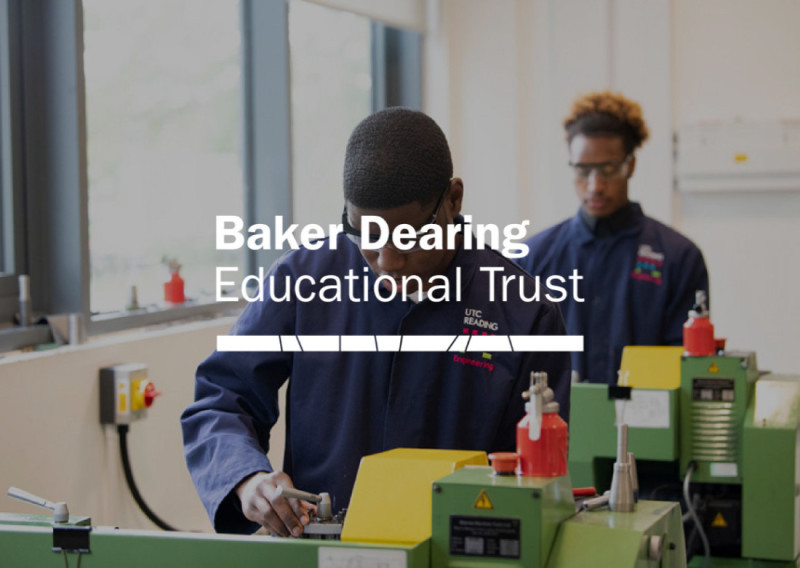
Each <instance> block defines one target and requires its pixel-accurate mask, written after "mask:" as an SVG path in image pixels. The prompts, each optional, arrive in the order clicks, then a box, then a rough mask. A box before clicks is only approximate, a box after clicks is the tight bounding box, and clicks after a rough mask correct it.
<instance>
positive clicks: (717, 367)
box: [708, 361, 719, 373]
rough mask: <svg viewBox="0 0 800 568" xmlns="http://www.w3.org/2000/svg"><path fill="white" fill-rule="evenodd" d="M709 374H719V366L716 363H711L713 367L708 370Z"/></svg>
mask: <svg viewBox="0 0 800 568" xmlns="http://www.w3.org/2000/svg"><path fill="white" fill-rule="evenodd" d="M708 372H709V373H719V365H717V362H716V361H712V362H711V366H710V367H709V368H708Z"/></svg>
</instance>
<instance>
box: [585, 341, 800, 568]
mask: <svg viewBox="0 0 800 568" xmlns="http://www.w3.org/2000/svg"><path fill="white" fill-rule="evenodd" d="M620 377H621V378H620V380H619V382H620V383H623V385H622V388H619V385H617V386H612V387H609V386H608V385H601V384H589V383H577V384H573V385H572V406H571V416H572V419H571V421H570V456H569V468H570V472H571V474H572V480H573V482H574V484H575V485H577V486H581V485H593V486H595V487H597V488H598V489H599V490H601V491H602V490H603V489H604V488H607V487H609V485H610V479H609V473H608V472H609V467H608V464H609V463H610V461H611V460H612V459H613V457H614V456H615V440H616V427H615V424H616V423H617V422H618V421H620V420H621V421H622V422H625V423H627V424H628V427H629V430H628V431H629V438H628V441H629V449H630V451H631V452H632V453H633V454H634V455H635V463H636V466H637V470H638V479H639V482H640V493H641V496H642V497H643V498H645V499H656V498H661V499H664V498H669V499H675V500H679V499H683V501H684V503H685V501H686V498H685V497H684V495H685V494H689V502H690V504H691V505H692V509H693V511H694V513H695V514H696V518H697V521H698V522H694V519H691V520H688V521H687V523H686V542H687V549H689V554H690V556H691V555H694V557H693V559H692V561H691V562H690V566H702V565H703V562H704V561H705V559H706V556H708V557H709V559H710V562H709V563H708V566H713V567H719V566H724V567H728V566H729V567H738V566H748V567H756V566H764V567H767V566H800V376H786V375H776V374H771V373H760V372H759V371H758V367H757V365H756V357H755V354H754V353H751V352H722V351H720V352H719V353H718V354H716V355H711V356H687V355H684V354H683V348H682V347H628V348H626V349H625V352H624V354H623V360H622V365H621V371H620ZM681 489H683V491H681ZM684 506H685V505H684ZM687 515H688V516H693V515H691V513H688V514H687ZM698 525H699V526H698Z"/></svg>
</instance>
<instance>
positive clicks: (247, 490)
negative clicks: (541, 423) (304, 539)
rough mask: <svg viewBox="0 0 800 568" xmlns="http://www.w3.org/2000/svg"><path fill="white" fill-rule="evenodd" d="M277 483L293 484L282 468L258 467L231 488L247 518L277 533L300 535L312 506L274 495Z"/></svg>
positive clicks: (282, 484) (291, 485) (289, 485)
mask: <svg viewBox="0 0 800 568" xmlns="http://www.w3.org/2000/svg"><path fill="white" fill-rule="evenodd" d="M281 486H282V487H294V484H292V480H291V479H290V478H289V476H288V475H286V474H285V473H283V472H282V471H276V472H273V473H267V472H265V471H260V472H258V473H254V474H253V475H251V476H250V477H246V478H245V479H244V481H242V482H241V483H240V484H239V485H237V486H236V490H235V491H236V495H237V496H238V497H239V500H240V501H241V503H242V512H243V513H244V516H245V517H246V518H247V519H248V520H250V521H253V522H255V523H258V524H260V525H262V526H263V527H264V528H266V529H267V530H268V531H269V532H271V533H272V534H274V535H277V536H300V535H301V534H303V527H304V526H305V525H307V524H308V523H309V514H308V511H309V510H310V509H312V506H311V505H309V504H307V503H304V502H302V501H300V500H298V499H286V498H285V497H281V496H278V495H277V492H278V487H281Z"/></svg>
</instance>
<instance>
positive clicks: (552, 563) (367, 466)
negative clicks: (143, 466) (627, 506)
mask: <svg viewBox="0 0 800 568" xmlns="http://www.w3.org/2000/svg"><path fill="white" fill-rule="evenodd" d="M440 452H441V451H438V450H419V449H418V450H404V449H397V450H392V451H390V452H384V453H383V454H377V455H375V456H368V457H367V458H364V460H363V461H362V463H361V467H360V469H359V473H358V478H357V480H356V485H355V489H354V492H353V501H351V505H353V509H354V511H353V512H354V514H353V516H352V517H351V516H350V513H351V511H350V509H348V513H347V516H346V517H345V521H344V525H345V527H344V530H343V531H342V540H313V539H305V538H302V539H289V538H277V537H268V536H239V535H222V534H220V535H217V534H204V533H186V532H161V531H145V530H128V529H119V528H114V527H95V526H92V525H91V521H90V519H89V518H87V517H72V516H69V513H68V512H67V511H66V506H64V507H62V508H61V515H62V516H61V517H60V518H58V521H59V522H55V516H45V515H18V514H9V515H0V565H1V566H3V568H18V567H25V568H27V567H31V566H36V567H37V568H39V567H41V568H47V567H51V566H52V567H53V568H61V567H62V566H82V567H83V568H95V567H101V566H102V567H108V566H113V567H115V568H126V567H134V566H148V567H152V568H159V567H174V566H193V567H197V568H204V567H212V566H213V567H217V566H225V567H226V568H237V567H253V566H266V567H282V566H286V567H289V566H291V567H306V566H307V567H312V566H313V567H318V568H351V567H352V568H428V567H434V568H444V567H452V568H456V567H459V568H469V567H474V568H479V567H480V568H492V567H497V568H502V567H519V568H523V567H524V568H537V567H542V568H546V567H547V568H573V567H574V568H578V567H585V566H593V567H600V568H603V567H608V568H611V567H613V568H620V567H622V568H624V567H630V568H645V567H652V568H655V567H665V568H682V567H684V566H686V562H685V547H684V540H683V531H682V527H681V514H680V508H679V506H678V505H677V504H676V503H672V502H656V501H640V502H639V503H638V504H636V506H635V507H633V508H632V510H631V511H630V512H622V511H621V510H617V511H611V510H609V509H608V508H607V506H605V505H604V503H603V502H602V498H600V500H599V502H598V501H597V498H595V502H593V503H591V504H589V501H586V500H578V501H576V499H575V497H574V495H573V491H572V486H571V483H570V479H569V475H560V476H557V477H549V478H545V477H526V476H522V475H517V474H514V473H511V474H510V475H501V474H498V473H495V472H494V470H493V468H491V467H488V466H486V465H472V464H474V463H475V462H474V461H472V462H470V460H472V457H473V456H469V455H467V456H466V462H465V461H464V456H457V458H458V459H453V456H452V454H454V453H455V452H452V451H451V452H447V456H446V458H445V459H443V458H441V453H440ZM463 453H464V454H474V453H475V452H463ZM458 460H461V461H460V462H459V461H458ZM480 461H482V462H483V463H484V464H485V463H486V457H485V454H482V456H481V458H480ZM449 463H452V464H455V465H453V466H450V465H448V464H449ZM431 464H433V465H431ZM453 469H455V471H452V470H453ZM442 471H445V474H444V475H443V474H442ZM385 472H390V473H389V475H384V473H385ZM606 501H607V499H606ZM31 502H33V501H31ZM576 503H577V504H576ZM62 505H63V504H62ZM362 505H367V506H366V507H362ZM49 508H52V509H54V510H55V509H56V507H49ZM359 509H360V511H361V512H359ZM362 513H363V514H364V515H367V517H362ZM369 515H371V516H372V517H371V520H370V518H369ZM359 517H361V519H360V520H359ZM351 520H353V521H355V522H356V525H355V526H353V527H351V528H350V531H349V532H350V534H351V535H353V536H352V539H351V540H346V538H348V537H347V533H348V522H350V521H351Z"/></svg>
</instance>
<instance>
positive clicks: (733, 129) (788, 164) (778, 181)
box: [676, 120, 800, 192]
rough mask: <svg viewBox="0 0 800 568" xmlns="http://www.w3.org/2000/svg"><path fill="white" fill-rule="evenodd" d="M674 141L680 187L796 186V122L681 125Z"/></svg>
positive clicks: (799, 162)
mask: <svg viewBox="0 0 800 568" xmlns="http://www.w3.org/2000/svg"><path fill="white" fill-rule="evenodd" d="M676 145H677V153H676V160H677V162H676V175H677V183H678V189H680V190H681V191H705V192H708V191H756V192H757V191H765V190H768V191H774V190H800V120H785V121H777V122H742V121H739V122H713V123H703V124H691V125H686V126H683V127H682V128H680V129H679V131H678V133H677V139H676Z"/></svg>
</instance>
